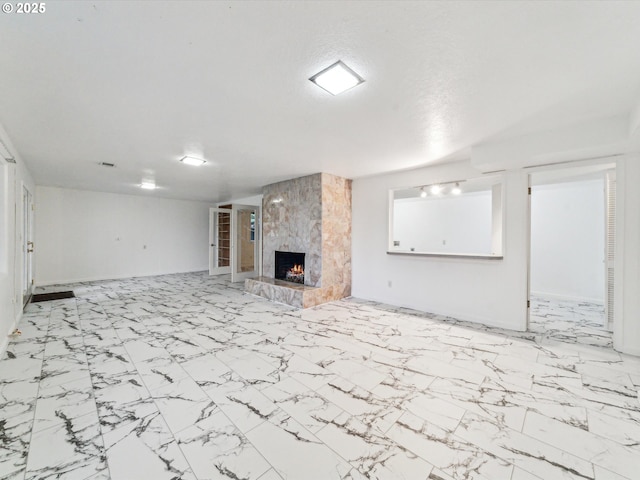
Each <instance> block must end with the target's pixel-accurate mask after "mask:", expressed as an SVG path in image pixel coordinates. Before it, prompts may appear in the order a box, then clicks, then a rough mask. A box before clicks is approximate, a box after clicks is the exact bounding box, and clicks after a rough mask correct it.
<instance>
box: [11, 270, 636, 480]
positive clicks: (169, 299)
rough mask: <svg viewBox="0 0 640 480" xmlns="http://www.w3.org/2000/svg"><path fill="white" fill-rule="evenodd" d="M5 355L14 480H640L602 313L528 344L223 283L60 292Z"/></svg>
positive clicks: (376, 307)
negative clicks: (296, 304)
mask: <svg viewBox="0 0 640 480" xmlns="http://www.w3.org/2000/svg"><path fill="white" fill-rule="evenodd" d="M55 288H57V289H65V290H67V289H72V290H74V292H75V294H76V298H73V299H67V300H62V301H54V302H45V303H41V304H30V305H28V306H27V308H26V310H25V313H24V315H23V318H22V320H21V323H20V325H19V328H20V330H22V335H20V336H16V337H12V338H11V339H10V343H9V346H8V348H7V353H5V355H4V356H3V358H2V359H1V360H0V440H1V442H0V479H2V480H25V479H30V480H31V479H34V480H35V479H38V480H39V479H52V480H53V479H78V480H120V479H124V480H146V479H149V480H158V479H160V480H162V479H165V478H166V479H167V480H176V479H183V480H192V479H193V480H213V479H224V480H228V479H230V478H232V479H244V480H292V479H294V480H297V479H305V480H308V479H310V480H313V479H316V478H317V479H319V480H330V479H333V478H335V479H341V480H366V479H368V480H371V479H380V480H394V479H425V480H501V479H505V480H556V479H558V480H570V479H573V480H585V479H587V480H635V478H636V477H637V471H638V469H639V468H640V464H639V463H638V458H640V443H638V438H639V436H640V400H639V396H638V395H639V393H638V392H639V390H640V373H638V372H640V359H638V358H635V357H629V356H626V355H621V354H619V353H617V352H615V351H614V350H613V349H611V348H610V339H611V335H610V333H609V332H606V331H604V330H603V329H601V328H599V327H598V325H599V324H598V322H599V321H601V318H602V317H601V314H602V312H601V308H600V307H599V306H597V305H596V306H594V305H587V304H577V303H571V302H556V303H555V304H554V301H552V300H549V299H546V300H545V299H538V300H539V302H538V304H536V303H535V302H534V305H533V310H534V312H533V313H534V315H533V318H532V330H533V331H532V332H509V331H505V330H500V329H495V328H490V327H486V326H482V325H477V324H476V325H474V324H471V323H468V322H463V321H459V320H455V319H451V318H445V317H442V316H438V315H433V314H429V313H425V312H415V311H412V310H409V309H406V308H399V307H394V306H389V305H383V304H380V303H376V302H371V301H364V300H358V299H354V298H351V299H345V300H342V301H338V302H332V303H328V304H324V305H320V306H318V307H315V308H312V309H307V310H296V309H293V308H291V307H287V306H283V305H278V304H274V303H270V302H267V301H265V300H264V299H259V298H255V297H253V296H250V295H245V294H244V293H243V292H242V285H241V284H232V283H231V282H230V281H229V277H228V276H220V277H210V276H209V275H207V274H206V273H205V272H200V273H189V274H176V275H163V276H157V277H146V278H133V279H121V280H113V281H106V282H80V283H76V284H72V285H58V286H56V287H55Z"/></svg>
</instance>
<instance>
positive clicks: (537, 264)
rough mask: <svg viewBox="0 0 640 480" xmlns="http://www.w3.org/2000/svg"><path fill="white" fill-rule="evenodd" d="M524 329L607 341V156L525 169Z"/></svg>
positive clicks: (610, 235)
mask: <svg viewBox="0 0 640 480" xmlns="http://www.w3.org/2000/svg"><path fill="white" fill-rule="evenodd" d="M529 200H530V209H529V210H530V215H529V217H530V249H529V251H530V258H529V307H530V308H529V319H528V330H529V331H531V332H532V333H535V334H536V335H539V336H540V337H541V338H542V340H544V339H552V340H555V341H566V342H572V343H580V344H587V345H593V346H604V347H612V346H613V341H612V330H613V328H615V325H614V324H613V321H612V320H613V308H612V307H613V290H614V285H613V256H614V250H613V245H614V243H615V164H600V165H590V166H582V167H570V168H562V169H556V170H552V171H545V172H539V173H532V174H531V175H530V196H529Z"/></svg>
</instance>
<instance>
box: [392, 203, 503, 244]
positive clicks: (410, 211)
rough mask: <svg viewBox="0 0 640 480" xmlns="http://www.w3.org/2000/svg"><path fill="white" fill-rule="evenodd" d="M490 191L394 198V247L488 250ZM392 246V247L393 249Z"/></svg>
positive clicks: (490, 212) (489, 238)
mask: <svg viewBox="0 0 640 480" xmlns="http://www.w3.org/2000/svg"><path fill="white" fill-rule="evenodd" d="M491 216H492V210H491V191H490V190H489V191H482V192H473V193H468V194H463V195H460V196H447V197H441V198H433V197H431V198H430V197H427V198H419V197H418V198H403V199H398V200H395V201H394V208H393V240H394V241H397V242H400V245H399V246H398V247H397V249H398V250H402V251H411V249H412V248H413V249H414V251H416V252H439V253H481V254H485V255H487V254H491V220H492V218H491ZM395 249H396V248H394V250H395Z"/></svg>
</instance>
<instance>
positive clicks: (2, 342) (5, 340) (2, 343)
mask: <svg viewBox="0 0 640 480" xmlns="http://www.w3.org/2000/svg"><path fill="white" fill-rule="evenodd" d="M21 319H22V310H20V311H19V312H18V316H17V318H15V319H14V320H13V323H12V324H11V325H10V326H9V330H7V331H6V332H5V333H4V335H3V336H2V338H1V339H0V358H2V357H3V356H4V353H5V352H6V351H7V347H9V335H10V334H11V332H13V331H14V330H15V329H16V328H18V324H19V323H20V320H21Z"/></svg>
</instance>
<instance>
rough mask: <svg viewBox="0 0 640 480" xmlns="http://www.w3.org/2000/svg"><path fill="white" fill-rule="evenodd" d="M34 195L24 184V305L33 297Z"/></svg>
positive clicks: (22, 287) (22, 236)
mask: <svg viewBox="0 0 640 480" xmlns="http://www.w3.org/2000/svg"><path fill="white" fill-rule="evenodd" d="M33 211H34V206H33V194H32V193H31V191H30V190H29V189H28V188H27V186H26V185H25V184H24V182H22V232H21V235H20V236H21V238H22V242H21V243H22V246H21V249H22V286H21V290H22V305H23V306H26V305H27V303H29V300H31V296H32V295H33V284H34V279H33V250H34V244H33Z"/></svg>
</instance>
